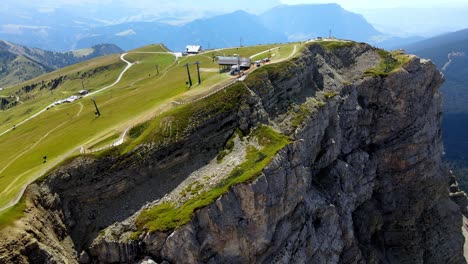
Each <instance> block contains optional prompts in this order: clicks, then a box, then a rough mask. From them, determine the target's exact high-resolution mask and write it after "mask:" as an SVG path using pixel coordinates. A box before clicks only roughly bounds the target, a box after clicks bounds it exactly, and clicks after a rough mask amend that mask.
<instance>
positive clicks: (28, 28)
mask: <svg viewBox="0 0 468 264" xmlns="http://www.w3.org/2000/svg"><path fill="white" fill-rule="evenodd" d="M101 25H104V23H102V22H99V21H96V20H93V19H87V18H84V17H82V16H78V15H76V14H74V13H71V12H69V11H67V10H64V9H54V10H34V9H30V8H21V9H14V8H8V9H3V10H0V39H4V40H8V41H11V42H13V43H17V44H19V45H24V46H28V47H35V48H40V49H45V50H54V51H69V50H72V49H75V44H76V41H77V39H79V38H80V36H81V35H82V32H83V31H84V30H86V29H88V28H90V27H95V26H101Z"/></svg>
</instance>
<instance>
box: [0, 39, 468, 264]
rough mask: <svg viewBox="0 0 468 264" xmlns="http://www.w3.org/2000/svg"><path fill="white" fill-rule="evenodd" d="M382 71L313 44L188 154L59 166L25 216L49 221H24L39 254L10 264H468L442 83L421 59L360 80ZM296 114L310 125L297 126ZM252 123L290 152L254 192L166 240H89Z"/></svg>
mask: <svg viewBox="0 0 468 264" xmlns="http://www.w3.org/2000/svg"><path fill="white" fill-rule="evenodd" d="M379 60H380V57H379V55H378V52H377V51H376V50H375V49H373V48H372V47H370V46H368V45H365V44H354V45H351V46H346V47H343V48H338V49H333V50H327V49H325V48H323V47H321V46H320V45H310V46H309V47H308V48H307V49H306V50H305V51H304V52H303V54H302V55H301V56H300V57H298V58H295V59H294V60H293V61H291V62H287V63H284V64H282V67H280V68H279V69H278V68H277V69H275V68H273V69H272V68H267V69H265V70H261V71H260V70H258V72H257V73H256V74H255V75H254V74H252V75H251V76H249V77H248V78H247V80H246V81H245V82H244V84H245V86H246V87H247V88H248V89H249V91H250V94H249V95H246V97H245V98H244V99H243V100H241V101H240V103H239V107H235V108H234V109H232V111H228V112H226V113H224V114H222V115H217V116H216V117H213V118H212V119H211V120H208V121H207V122H204V123H202V124H200V125H199V126H198V128H197V129H196V133H193V134H192V135H191V136H189V137H188V138H186V139H185V140H184V141H182V142H178V143H177V144H172V145H168V146H165V147H164V148H162V149H157V150H154V149H152V146H151V145H145V146H141V147H140V148H138V149H137V150H136V151H133V152H131V153H129V154H128V155H127V156H124V157H114V158H112V157H111V158H104V159H98V160H94V159H87V158H84V159H79V160H77V161H75V162H74V163H72V164H69V165H67V166H65V167H62V168H60V169H59V170H57V171H55V172H53V173H52V174H51V175H50V176H49V177H48V178H47V179H46V180H45V181H44V182H43V183H40V184H36V185H32V186H31V187H30V188H29V190H30V191H29V193H30V194H29V195H28V197H29V198H28V199H30V200H31V201H32V205H30V206H31V208H33V209H30V210H33V211H37V212H38V214H41V215H45V216H47V217H45V218H44V219H45V220H44V221H43V224H42V226H45V228H41V225H40V224H38V223H37V222H35V220H34V218H27V219H26V220H23V221H25V222H26V223H27V224H29V225H30V226H32V227H34V228H32V229H31V232H30V233H32V234H33V235H31V236H33V237H35V239H36V240H37V242H35V243H36V244H34V243H31V241H32V238H31V236H26V237H24V236H23V239H22V240H21V239H16V240H14V239H13V240H9V242H8V243H9V245H10V255H9V256H10V258H9V259H10V260H11V259H15V258H16V259H18V260H21V261H18V262H32V261H31V260H34V259H39V260H44V259H45V260H47V261H45V262H49V263H62V262H65V261H64V260H66V261H68V262H70V263H72V262H76V261H78V253H79V252H81V251H82V250H85V251H84V252H87V253H82V255H81V258H80V260H81V261H82V262H83V263H86V262H94V263H116V262H127V263H130V262H134V261H136V260H138V259H141V258H143V257H144V256H145V255H150V256H152V257H153V258H155V259H157V260H167V261H169V262H171V263H444V262H447V263H465V260H464V259H463V254H462V253H463V250H462V247H463V236H462V234H461V226H462V217H461V214H460V213H459V208H458V207H457V206H456V205H455V204H454V203H453V202H451V200H450V199H449V189H448V188H449V175H448V173H447V172H446V170H445V169H444V168H443V166H442V164H441V154H442V142H441V137H440V116H441V115H440V103H441V101H440V94H439V92H438V88H439V87H440V85H441V84H442V82H443V77H442V76H441V74H440V73H439V72H438V71H437V69H436V68H435V67H434V65H433V64H432V63H430V62H428V61H424V60H420V59H419V58H413V59H412V60H411V61H410V63H408V64H407V65H405V66H404V68H403V69H400V70H398V71H395V72H393V73H391V74H390V75H389V76H387V77H385V78H381V77H378V76H368V77H365V76H364V72H365V70H366V69H368V68H371V67H375V66H376V65H377V64H378V63H379ZM311 99H314V100H315V101H314V100H312V102H313V103H311ZM317 102H319V103H318V104H317ZM301 109H302V110H304V109H305V112H306V113H307V114H306V115H305V116H304V117H302V119H301V122H299V125H298V126H297V127H295V126H293V125H292V124H293V123H294V122H293V121H294V120H297V118H298V116H300V115H301ZM258 122H264V123H269V124H270V125H272V126H274V127H276V128H277V129H278V130H280V131H282V132H283V133H284V134H288V135H290V136H291V138H292V139H293V143H291V144H290V145H288V146H287V147H286V148H284V149H283V150H281V151H280V152H279V153H278V154H277V156H276V158H275V159H274V161H273V162H272V163H271V164H270V165H269V166H267V167H266V168H265V169H264V171H263V173H262V174H261V175H260V176H259V177H258V178H257V179H256V180H255V181H254V182H252V183H249V184H239V185H236V186H234V187H232V188H231V189H230V191H229V192H228V193H227V194H225V195H223V196H221V197H220V198H219V199H217V200H216V201H215V202H214V203H213V204H211V205H210V206H208V207H205V208H202V209H200V210H198V211H197V212H196V213H195V215H194V217H193V219H192V221H191V222H190V223H188V224H186V225H184V226H182V227H181V228H179V229H177V230H174V231H172V232H166V233H161V232H155V233H144V234H142V235H141V236H140V237H139V239H138V240H133V241H128V233H131V232H133V231H134V230H135V228H134V223H133V221H134V219H133V218H129V219H127V220H126V221H124V222H123V224H116V225H113V226H111V227H109V228H108V229H110V231H109V232H106V234H105V235H103V236H99V237H97V238H96V236H97V234H98V232H99V230H101V229H102V228H104V227H107V226H109V225H110V224H112V223H114V222H121V221H123V220H124V219H126V218H128V217H129V216H131V215H132V214H134V213H135V212H137V211H138V210H139V209H140V207H141V206H143V205H145V204H146V202H147V201H150V202H151V201H153V200H155V199H159V198H161V197H162V196H164V194H165V193H167V192H169V191H170V190H171V189H173V188H175V186H177V184H178V183H179V182H180V181H181V180H183V179H184V177H186V175H188V173H190V172H191V171H193V170H195V169H197V168H199V167H202V166H203V165H204V163H206V162H207V161H208V160H210V159H212V158H213V157H215V156H216V154H217V152H218V151H219V150H220V149H221V148H222V145H223V144H224V142H225V141H226V139H227V138H228V137H229V135H230V134H232V131H233V130H234V129H236V128H241V129H242V130H244V131H248V129H249V128H250V127H254V126H255V125H256V124H257V123H258ZM200 149H204V150H205V151H203V152H202V154H199V153H200V151H199V150H200ZM116 164H118V165H116ZM142 193H143V194H144V195H141V194H142ZM57 227H60V228H57ZM54 228H55V229H54ZM45 230H54V231H52V232H49V233H50V235H49V236H47V235H46V234H48V233H47V232H46V231H45ZM109 234H111V235H109ZM18 236H19V235H18V234H16V235H14V236H13V237H18ZM94 238H96V239H94ZM93 239H94V241H93V242H92V245H91V247H89V245H90V243H91V241H92V240H93ZM65 242H66V243H65ZM0 243H1V242H0ZM30 244H34V245H33V246H29V247H27V246H28V245H30ZM2 245H4V244H2ZM21 246H22V247H24V248H27V250H23V251H21V250H19V249H18V248H19V247H21ZM88 247H89V248H88ZM39 249H40V250H39ZM61 250H63V252H66V254H65V253H64V254H60V251H61ZM2 254H5V253H2ZM5 259H6V258H5ZM37 263H39V262H37Z"/></svg>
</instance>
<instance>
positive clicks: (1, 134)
mask: <svg viewBox="0 0 468 264" xmlns="http://www.w3.org/2000/svg"><path fill="white" fill-rule="evenodd" d="M127 54H128V53H123V54H122V55H120V59H121V60H122V61H124V62H125V63H127V66H126V67H125V68H124V69H123V70H122V72H121V73H120V75H119V77H118V78H117V80H116V81H115V82H114V83H113V84H111V85H108V86H106V87H104V88H101V89H99V90H97V91H94V92H92V93H89V94H87V95H85V96H83V97H86V96H91V95H94V94H96V93H99V92H102V91H104V90H107V89H109V88H111V87H113V86H115V85H116V84H118V83H119V82H120V80H121V79H122V76H123V75H124V73H125V72H126V71H128V69H130V67H132V66H133V64H132V63H131V62H129V61H127V60H125V58H124V57H125V55H127ZM51 106H52V104H50V105H48V106H47V107H45V108H44V109H42V110H40V111H39V112H37V113H35V114H34V115H32V116H30V117H28V118H26V119H25V120H23V121H21V122H19V123H18V124H16V125H15V126H14V127H12V128H9V129H7V130H5V131H3V132H2V133H0V136H3V135H4V134H6V133H8V132H10V131H11V130H13V129H14V128H16V127H18V126H21V125H22V124H24V123H26V122H28V121H29V120H31V119H33V118H35V117H36V116H38V115H40V114H42V113H44V112H45V111H47V110H48V109H49V108H50V107H51Z"/></svg>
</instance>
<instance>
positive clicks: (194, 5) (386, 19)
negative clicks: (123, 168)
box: [0, 0, 468, 36]
mask: <svg viewBox="0 0 468 264" xmlns="http://www.w3.org/2000/svg"><path fill="white" fill-rule="evenodd" d="M331 1H333V2H334V3H337V4H339V5H341V6H342V7H343V8H345V9H347V10H349V11H352V12H355V13H359V14H361V15H363V16H364V17H365V18H366V19H367V20H368V21H369V22H370V23H371V24H372V25H374V26H375V27H376V28H377V29H378V30H381V31H382V32H387V33H390V34H392V35H400V36H407V35H421V36H430V35H435V34H439V33H444V32H449V31H453V30H457V29H461V28H465V27H468V16H466V14H467V13H468V1H467V0H446V1H441V0H410V1H408V0H392V1H376V0H331ZM331 1H330V0H236V1H219V0H198V1H193V0H41V1H31V0H1V1H0V15H2V16H4V19H2V18H1V17H0V22H1V23H0V24H2V23H3V24H14V22H11V23H9V22H8V21H5V20H15V17H20V16H21V15H24V16H28V15H29V14H22V11H21V10H23V9H24V10H26V9H29V10H31V9H32V10H35V11H39V12H40V13H42V14H48V15H49V16H50V17H51V19H52V18H53V16H57V15H58V14H57V12H60V11H57V10H66V11H67V14H68V13H71V14H74V15H77V16H78V17H83V18H86V19H88V20H95V21H99V22H100V23H104V24H116V23H122V22H132V21H155V20H159V19H162V18H164V19H163V20H161V21H162V22H167V23H171V24H181V23H185V22H189V21H191V20H194V19H196V18H202V17H210V16H214V15H219V14H222V13H229V12H233V11H236V10H239V9H242V10H245V11H247V12H250V13H254V14H259V13H262V12H264V11H267V10H268V9H270V8H272V7H274V6H277V5H281V4H288V5H296V4H323V3H329V2H331ZM402 7H406V10H405V11H404V13H403V12H401V10H388V9H389V8H400V9H401V8H402ZM411 8H418V9H419V10H412V9H411ZM383 9H385V10H384V11H382V10H383ZM421 9H427V10H421ZM10 10H11V12H10ZM13 11H16V13H15V12H13ZM54 12H55V13H54ZM395 18H398V19H395ZM18 23H20V22H17V24H18ZM27 26H33V25H29V24H28V25H27ZM34 26H37V25H34Z"/></svg>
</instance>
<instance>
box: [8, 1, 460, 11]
mask: <svg viewBox="0 0 468 264" xmlns="http://www.w3.org/2000/svg"><path fill="white" fill-rule="evenodd" d="M330 2H334V3H338V4H340V5H341V6H342V7H344V8H346V9H348V10H353V9H373V8H391V7H427V8H430V7H437V6H463V5H464V6H468V3H467V1H466V0H446V1H441V0H411V1H408V0H392V1H376V0H334V1H330V0H255V1H251V0H236V1H219V0H198V1H192V0H177V1H175V0H42V1H30V0H3V1H2V3H1V4H0V5H1V6H2V7H15V6H18V7H20V6H36V7H42V8H44V9H47V8H49V9H50V8H60V7H63V6H87V7H90V8H92V6H96V5H100V6H105V5H116V6H126V7H129V8H137V9H147V8H150V9H180V8H184V7H191V8H200V9H208V10H209V9H251V10H254V9H255V10H261V9H268V8H270V7H273V6H275V5H278V4H290V5H293V4H304V3H307V4H314V3H330ZM250 6H251V7H250ZM152 7H154V8H152Z"/></svg>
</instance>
